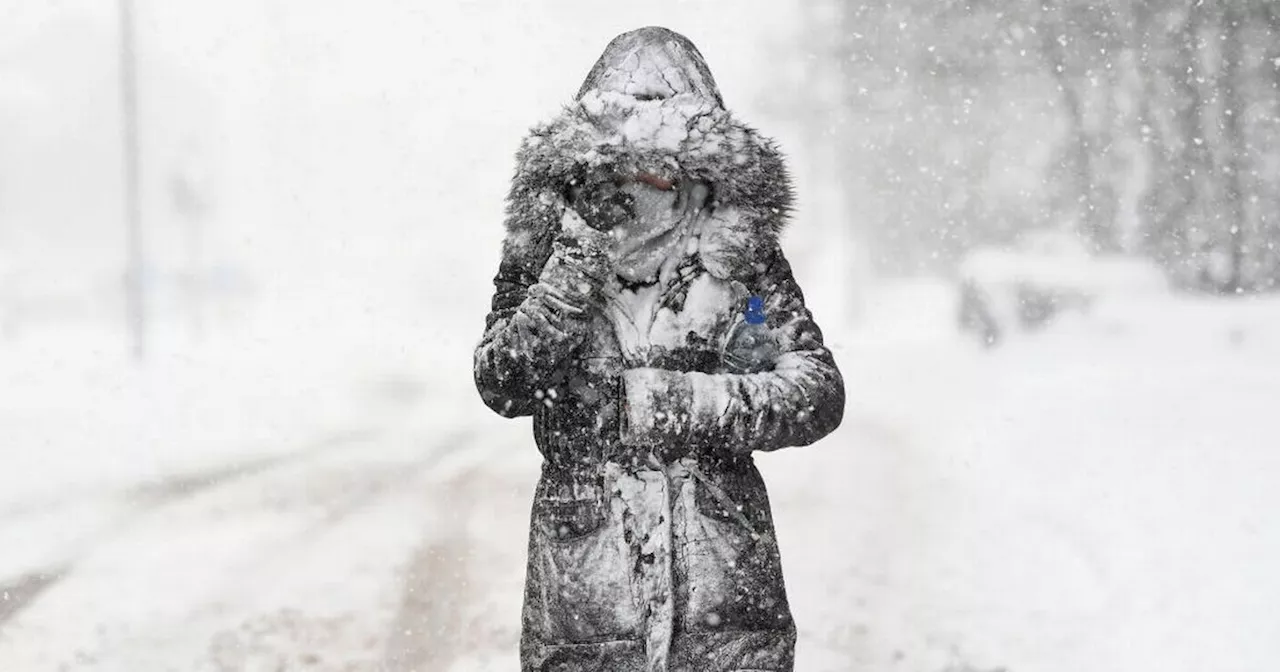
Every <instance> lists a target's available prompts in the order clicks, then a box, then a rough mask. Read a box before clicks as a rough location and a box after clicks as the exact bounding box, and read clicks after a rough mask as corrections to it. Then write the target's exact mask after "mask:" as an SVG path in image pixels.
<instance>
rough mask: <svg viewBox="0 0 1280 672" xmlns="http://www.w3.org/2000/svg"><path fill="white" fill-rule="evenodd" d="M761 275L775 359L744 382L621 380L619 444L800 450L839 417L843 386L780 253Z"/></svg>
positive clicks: (638, 373)
mask: <svg viewBox="0 0 1280 672" xmlns="http://www.w3.org/2000/svg"><path fill="white" fill-rule="evenodd" d="M772 256H773V262H772V264H771V265H770V267H769V268H768V269H767V270H766V271H765V272H764V274H763V278H762V282H761V283H760V286H761V289H762V290H763V291H764V296H765V307H766V311H767V315H768V318H767V319H768V323H769V326H770V328H771V330H772V331H773V334H774V335H775V337H776V338H777V339H778V345H779V348H780V350H781V354H780V356H779V358H778V361H777V362H776V364H775V366H774V369H773V370H772V371H767V372H762V373H750V374H731V373H717V374H707V373H698V372H680V371H670V370H665V369H655V368H634V369H629V370H627V371H625V372H623V394H624V395H625V400H626V412H625V413H624V422H623V426H622V430H621V431H622V441H623V442H624V443H627V444H631V445H645V444H649V445H664V444H671V443H675V442H689V443H691V444H694V445H698V444H706V445H723V446H725V447H727V448H730V449H734V450H744V451H749V450H765V451H768V450H776V449H778V448H785V447H788V446H802V445H808V444H810V443H813V442H815V441H817V440H818V439H820V438H822V437H824V436H826V435H827V434H830V433H831V432H832V431H834V430H835V429H836V427H838V426H839V425H840V421H841V420H842V419H843V417H844V403H845V393H844V381H843V378H842V377H841V375H840V371H839V370H838V369H837V368H836V364H835V361H834V359H833V358H832V355H831V351H830V349H828V348H827V347H826V346H825V345H824V344H823V341H822V331H821V330H820V329H819V328H818V325H817V324H816V323H815V322H814V321H813V316H812V315H811V314H810V313H809V310H808V309H807V308H806V307H805V303H804V296H803V294H802V292H801V290H800V287H799V285H797V284H796V281H795V278H794V277H793V276H792V273H791V267H790V265H789V264H788V263H787V260H786V258H785V257H784V256H783V255H782V252H781V250H778V249H775V250H774V252H773V255H772Z"/></svg>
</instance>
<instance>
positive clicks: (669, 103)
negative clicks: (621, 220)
mask: <svg viewBox="0 0 1280 672" xmlns="http://www.w3.org/2000/svg"><path fill="white" fill-rule="evenodd" d="M577 100H578V101H579V102H580V103H581V104H582V107H583V109H584V110H585V111H586V112H587V114H588V115H589V118H590V119H591V121H592V123H594V124H595V125H596V126H597V127H598V128H599V129H600V130H602V131H604V132H605V133H608V134H610V135H612V136H613V137H617V138H619V139H620V140H621V141H623V142H626V143H628V144H639V145H648V146H650V147H652V148H654V149H658V150H663V149H665V150H668V151H671V152H673V153H674V152H677V151H679V150H680V149H681V148H682V146H683V145H684V144H685V143H686V142H687V141H688V140H689V138H690V130H691V129H692V128H694V126H695V125H696V123H697V122H698V120H699V119H700V118H703V117H709V116H719V115H723V114H724V113H725V112H724V107H723V105H722V103H721V100H720V93H719V91H718V90H717V89H716V84H715V80H714V79H713V78H712V76H711V71H710V70H709V69H708V68H707V65H706V62H705V61H704V60H703V58H702V55H701V54H700V53H698V50H697V48H696V47H694V46H693V43H692V42H690V41H689V40H688V39H687V38H685V37H684V36H682V35H679V34H678V33H674V32H672V31H669V30H666V29H663V28H656V27H654V28H644V29H641V30H637V31H632V32H630V33H626V34H623V35H621V36H619V37H618V38H617V39H615V40H614V41H613V42H611V43H610V44H609V46H608V47H606V48H605V51H604V53H603V54H602V55H601V56H600V59H599V60H598V61H596V64H595V66H594V67H593V68H592V69H591V72H590V73H589V74H588V75H587V77H586V80H585V81H583V83H582V87H581V89H579V91H578V95H577ZM616 168H617V169H620V170H623V171H634V172H635V173H639V172H651V173H652V174H653V175H654V177H656V178H658V179H657V180H652V181H650V182H648V183H647V182H645V181H628V182H626V183H624V184H623V185H622V186H621V189H622V190H623V191H626V192H627V193H629V194H630V195H631V197H632V198H633V199H634V200H633V202H634V207H635V212H636V217H635V219H634V220H632V221H630V222H628V223H626V224H624V225H622V226H620V227H618V229H615V231H614V234H615V236H616V237H617V238H618V251H617V252H618V259H617V262H616V266H615V269H616V271H617V273H618V275H619V276H620V277H622V278H623V279H625V280H627V281H628V282H633V283H634V282H652V281H654V280H656V279H657V276H658V275H659V272H660V271H661V269H662V267H663V265H664V263H667V262H671V261H674V260H676V259H678V258H679V256H680V255H681V253H682V251H684V250H685V249H686V248H687V247H688V246H689V244H690V239H691V237H692V236H694V235H696V233H697V231H696V229H697V222H698V220H699V215H701V214H702V210H703V205H704V204H705V201H706V197H707V191H706V189H705V188H702V189H697V188H694V187H693V186H692V185H689V184H683V185H681V184H680V180H681V178H682V177H684V176H680V175H670V174H665V170H664V169H663V168H662V167H661V166H645V165H635V166H618V167H616ZM664 181H665V182H667V183H674V184H675V185H676V187H677V188H671V189H663V188H661V187H660V186H654V184H653V183H654V182H656V183H658V184H661V183H662V182H664ZM680 188H682V189H684V192H683V193H681V192H680V190H679V189H680Z"/></svg>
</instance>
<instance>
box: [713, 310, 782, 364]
mask: <svg viewBox="0 0 1280 672" xmlns="http://www.w3.org/2000/svg"><path fill="white" fill-rule="evenodd" d="M778 355H779V351H778V343H777V341H776V340H775V339H774V338H773V333H772V332H771V331H770V330H769V327H768V326H767V325H766V324H765V314H764V299H762V298H760V297H758V296H752V297H750V298H748V299H747V309H746V310H745V311H743V313H742V320H741V321H740V322H738V323H737V324H736V325H734V327H733V329H732V331H730V333H729V339H728V341H727V342H726V344H725V348H724V356H723V357H722V359H723V360H724V364H725V367H726V368H727V369H728V371H729V373H759V372H761V371H769V370H772V369H773V365H774V363H775V362H776V361H777V359H778Z"/></svg>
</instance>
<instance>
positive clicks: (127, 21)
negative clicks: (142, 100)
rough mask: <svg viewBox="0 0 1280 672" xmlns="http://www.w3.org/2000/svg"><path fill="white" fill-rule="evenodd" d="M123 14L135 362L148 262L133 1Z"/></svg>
mask: <svg viewBox="0 0 1280 672" xmlns="http://www.w3.org/2000/svg"><path fill="white" fill-rule="evenodd" d="M118 2H119V12H120V113H121V121H122V123H123V131H124V133H123V139H124V147H123V149H124V152H123V157H124V216H125V227H126V242H125V244H126V246H127V250H126V258H127V262H126V263H127V264H128V268H127V270H126V271H125V320H126V323H127V325H128V330H129V339H130V341H131V344H132V348H133V356H134V359H136V360H138V361H142V359H143V358H144V357H145V356H146V352H147V334H146V327H147V306H146V300H145V299H146V296H145V288H144V282H145V278H144V273H145V267H146V259H145V257H144V251H143V247H142V200H141V194H140V193H139V175H140V170H139V165H138V163H139V161H138V67H137V55H136V53H135V46H134V32H133V30H134V22H133V0H118Z"/></svg>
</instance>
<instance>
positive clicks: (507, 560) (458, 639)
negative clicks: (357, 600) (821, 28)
mask: <svg viewBox="0 0 1280 672" xmlns="http://www.w3.org/2000/svg"><path fill="white" fill-rule="evenodd" d="M463 448H466V449H467V451H466V452H468V453H470V454H471V458H470V461H469V463H468V464H466V465H465V466H463V467H461V468H460V469H459V470H458V471H457V472H455V473H453V474H449V473H448V472H447V471H446V472H445V473H444V474H442V477H443V478H444V479H446V480H444V481H443V482H441V483H439V486H438V487H436V488H433V489H432V491H431V492H430V493H428V494H427V503H426V504H424V506H427V507H429V508H430V510H432V511H435V512H437V513H436V517H435V528H436V529H435V530H433V531H429V532H428V536H427V538H426V540H425V541H424V543H423V544H422V546H421V547H420V548H419V549H418V550H417V552H415V553H414V556H413V559H412V561H411V562H410V564H409V567H408V569H407V571H406V573H405V577H404V592H403V598H402V601H401V605H400V610H399V613H398V614H397V615H396V619H395V623H394V626H393V628H392V632H391V638H390V640H389V642H388V646H387V651H386V656H385V665H386V668H387V670H389V671H394V672H423V671H426V670H430V671H433V672H434V671H440V672H444V671H447V670H460V669H467V670H470V669H473V668H478V667H480V666H478V665H475V663H476V662H477V661H481V663H482V664H483V663H484V662H490V663H492V662H495V661H498V660H501V661H502V663H501V664H499V665H494V666H495V667H503V668H507V667H513V666H514V665H516V658H515V656H516V649H517V645H518V639H519V613H520V612H519V608H520V605H519V600H520V598H521V596H522V595H523V590H522V587H523V580H524V574H523V570H524V564H523V552H524V548H525V534H526V533H527V530H526V529H525V528H524V523H525V517H526V514H527V504H528V501H529V499H530V497H531V496H532V489H533V488H532V485H533V483H532V481H531V480H530V479H528V478H525V477H521V476H517V475H515V474H512V473H509V472H504V471H501V470H496V469H493V468H492V465H493V461H495V460H501V459H503V454H504V453H505V452H507V451H510V450H527V449H528V447H527V446H519V447H515V446H508V445H503V446H501V449H500V450H487V451H475V450H474V448H473V447H463ZM453 452H454V453H462V452H463V451H461V450H458V451H453ZM525 481H528V482H525ZM468 663H471V664H468ZM483 668H484V669H488V668H489V665H483Z"/></svg>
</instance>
